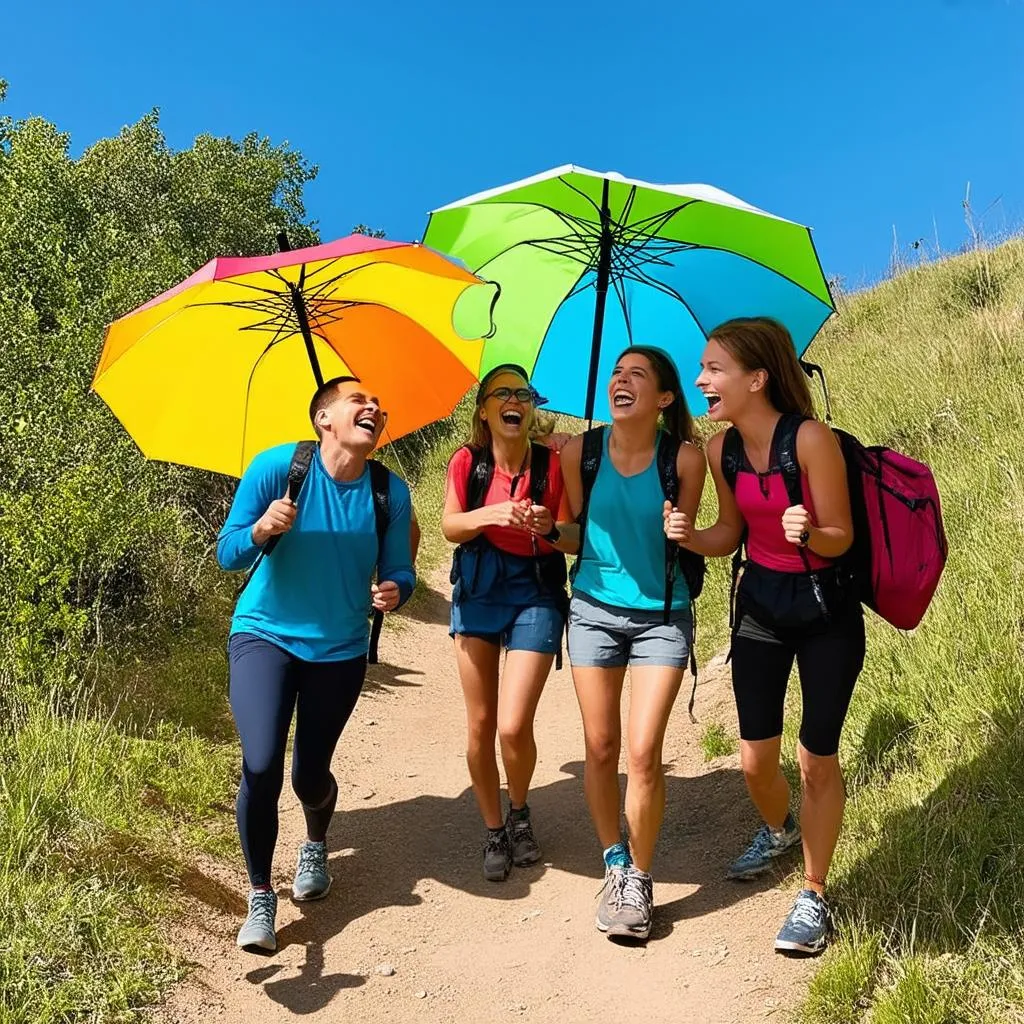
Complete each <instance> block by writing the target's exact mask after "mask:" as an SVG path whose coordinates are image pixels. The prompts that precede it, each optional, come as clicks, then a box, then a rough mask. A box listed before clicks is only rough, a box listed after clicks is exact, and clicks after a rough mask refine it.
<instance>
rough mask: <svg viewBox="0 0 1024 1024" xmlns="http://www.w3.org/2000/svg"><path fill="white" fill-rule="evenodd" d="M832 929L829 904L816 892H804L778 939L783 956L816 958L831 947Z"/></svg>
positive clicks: (800, 894) (776, 942) (778, 950)
mask: <svg viewBox="0 0 1024 1024" xmlns="http://www.w3.org/2000/svg"><path fill="white" fill-rule="evenodd" d="M831 928H832V921H831V915H830V914H829V910H828V904H827V903H826V902H825V901H824V900H823V899H822V898H821V896H819V895H818V894H817V893H816V892H815V891H814V890H813V889H801V890H800V893H799V895H798V896H797V898H796V902H795V903H794V904H793V909H792V910H791V911H790V912H789V917H787V918H786V923H785V924H784V925H783V926H782V931H780V932H779V934H778V936H777V937H776V939H775V949H776V951H777V952H779V953H785V954H793V953H797V954H800V953H803V954H805V955H807V956H816V955H817V954H818V953H821V952H822V951H823V950H824V949H825V947H826V946H827V945H828V937H829V932H830V931H831Z"/></svg>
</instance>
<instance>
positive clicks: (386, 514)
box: [366, 459, 391, 665]
mask: <svg viewBox="0 0 1024 1024" xmlns="http://www.w3.org/2000/svg"><path fill="white" fill-rule="evenodd" d="M366 464H367V466H368V467H369V469H370V490H371V492H372V493H373V521H374V526H375V527H376V531H377V564H378V566H379V565H380V557H381V555H382V554H383V552H384V538H385V536H386V535H387V532H388V526H389V524H390V522H391V471H390V470H389V469H388V467H387V466H385V465H384V463H383V462H378V461H377V460H376V459H368V460H367V463H366ZM383 626H384V613H383V612H374V613H373V624H372V625H371V626H370V645H369V649H368V650H367V653H366V660H367V662H368V663H369V664H370V665H376V664H377V645H378V643H379V642H380V631H381V629H382V628H383Z"/></svg>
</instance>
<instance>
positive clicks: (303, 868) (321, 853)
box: [298, 843, 327, 875]
mask: <svg viewBox="0 0 1024 1024" xmlns="http://www.w3.org/2000/svg"><path fill="white" fill-rule="evenodd" d="M326 870H327V846H326V845H325V844H323V843H306V844H305V845H304V846H303V847H302V849H301V850H299V870H298V874H300V875H303V874H305V873H306V872H307V871H309V872H312V871H315V872H323V871H326Z"/></svg>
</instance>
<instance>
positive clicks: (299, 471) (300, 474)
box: [288, 441, 316, 504]
mask: <svg viewBox="0 0 1024 1024" xmlns="http://www.w3.org/2000/svg"><path fill="white" fill-rule="evenodd" d="M315 451H316V441H300V442H299V443H298V444H297V445H296V446H295V451H294V452H292V461H291V463H290V464H289V466H288V497H289V498H291V499H292V501H294V502H295V503H296V504H297V503H298V500H299V492H300V491H301V490H302V485H303V484H304V483H305V482H306V477H307V476H309V467H310V466H311V465H312V463H313V453H314V452H315Z"/></svg>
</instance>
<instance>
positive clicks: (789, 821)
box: [728, 814, 800, 878]
mask: <svg viewBox="0 0 1024 1024" xmlns="http://www.w3.org/2000/svg"><path fill="white" fill-rule="evenodd" d="M799 842H800V826H799V825H798V824H797V823H796V821H795V820H794V819H793V815H792V814H787V815H786V820H785V821H784V822H783V824H782V828H781V829H779V831H778V832H776V831H775V830H774V829H771V828H769V827H768V826H767V825H762V826H761V827H760V828H759V829H758V830H757V834H756V835H755V836H754V840H753V842H752V843H751V844H750V845H749V846H748V847H747V848H746V850H744V851H743V854H742V856H740V857H737V858H736V860H734V861H733V862H732V863H731V864H730V865H729V872H728V875H729V878H753V877H754V876H755V875H759V874H761V872H762V871H766V870H767V869H768V867H769V866H770V865H771V862H772V861H773V860H774V859H775V858H776V857H781V856H782V854H784V853H785V852H786V851H787V850H791V849H792V848H793V847H794V846H796V845H797V843H799Z"/></svg>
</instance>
